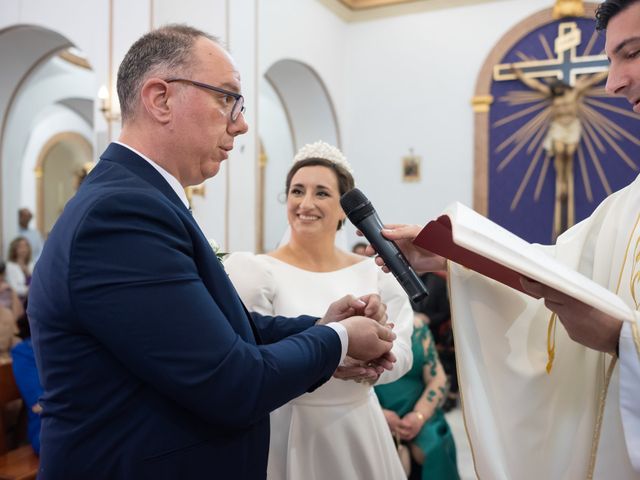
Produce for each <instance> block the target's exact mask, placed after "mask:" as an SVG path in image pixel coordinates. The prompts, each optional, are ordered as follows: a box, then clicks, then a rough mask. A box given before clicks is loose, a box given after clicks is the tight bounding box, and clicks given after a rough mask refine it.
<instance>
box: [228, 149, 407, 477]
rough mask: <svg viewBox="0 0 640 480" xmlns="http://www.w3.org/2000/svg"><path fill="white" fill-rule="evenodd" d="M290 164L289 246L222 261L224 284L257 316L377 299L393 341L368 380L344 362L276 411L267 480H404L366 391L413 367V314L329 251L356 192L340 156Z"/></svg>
mask: <svg viewBox="0 0 640 480" xmlns="http://www.w3.org/2000/svg"><path fill="white" fill-rule="evenodd" d="M294 161H295V163H294V165H293V166H292V167H291V169H290V170H289V173H288V175H287V178H286V194H287V216H288V220H289V225H290V228H291V235H290V238H289V241H288V242H287V243H285V244H284V245H282V246H281V247H279V248H278V249H277V250H275V251H273V252H271V253H269V254H267V255H253V254H246V253H235V254H232V255H230V256H229V257H228V258H227V260H226V261H225V268H226V270H227V272H228V273H229V276H230V277H231V280H232V281H233V283H234V285H235V287H236V289H237V290H238V293H240V296H241V298H242V299H243V301H244V302H245V304H246V305H247V307H248V308H249V310H253V311H255V312H259V313H262V314H264V315H284V316H295V315H299V314H301V313H303V312H309V313H311V314H320V313H322V312H323V311H324V310H326V308H327V306H328V305H329V304H330V302H331V301H333V300H334V299H335V298H338V297H339V296H340V295H343V294H344V292H349V293H352V294H354V295H356V296H366V295H367V294H371V293H378V294H379V295H380V296H381V297H382V300H383V302H384V303H386V305H387V313H388V317H389V322H391V323H393V324H394V327H393V330H394V332H395V333H396V334H397V338H396V340H395V342H394V346H393V349H392V353H394V354H395V356H396V358H397V363H396V364H395V366H394V369H393V370H392V371H386V372H384V373H382V375H379V373H375V372H374V374H373V375H367V374H366V372H365V371H364V369H363V368H361V367H360V366H359V365H360V363H359V362H354V361H349V362H348V365H350V367H342V368H339V369H338V372H337V373H336V375H335V376H336V377H338V378H333V379H331V380H330V381H328V382H327V383H326V384H324V385H322V386H321V387H320V388H318V389H317V390H316V391H314V392H312V393H307V394H304V395H302V396H300V397H298V398H297V399H295V400H292V401H291V402H289V403H288V404H287V405H284V406H283V407H281V408H279V409H278V410H276V411H274V412H273V413H272V414H271V444H270V449H269V463H268V470H267V471H268V478H271V479H273V480H284V479H289V480H297V479H302V478H304V479H311V480H319V479H352V478H353V479H355V478H363V479H364V478H366V479H367V480H375V479H380V480H394V479H401V478H406V476H405V474H404V471H403V470H402V465H401V464H400V461H399V459H398V456H397V454H396V451H395V447H394V445H393V440H392V438H391V435H389V430H388V428H387V425H386V423H385V419H384V415H383V414H382V409H381V408H380V405H379V403H378V399H377V398H376V396H375V394H374V392H373V389H372V388H371V385H372V384H374V383H387V382H392V381H394V380H396V379H397V378H399V377H400V376H402V375H403V374H404V373H405V372H406V371H407V370H408V369H409V367H410V366H411V345H410V337H411V329H412V318H413V312H412V311H411V307H410V305H409V301H408V300H407V296H406V294H405V293H404V291H403V290H402V288H401V287H400V286H399V285H398V283H397V282H396V280H395V279H394V278H393V277H391V276H389V275H387V276H386V277H385V275H384V274H383V273H382V272H381V271H380V270H379V269H378V270H377V269H376V265H375V263H374V261H373V259H370V258H363V257H361V256H358V255H354V254H351V253H348V252H345V251H343V250H341V249H339V248H338V247H336V245H335V239H336V233H337V231H338V230H339V229H340V228H341V227H342V225H343V223H344V221H345V214H344V212H343V211H342V208H341V206H340V196H341V195H342V194H343V193H345V192H346V191H348V190H350V189H352V188H353V186H354V181H353V177H352V175H351V172H350V167H349V166H348V164H347V163H346V160H345V158H344V156H343V155H342V153H341V152H340V151H339V150H338V149H337V148H335V147H332V146H330V145H328V144H326V143H324V142H317V143H314V144H311V145H306V146H305V147H303V148H302V149H301V150H300V152H298V154H297V155H296V157H295V159H294ZM340 378H341V379H343V380H347V381H341V380H340Z"/></svg>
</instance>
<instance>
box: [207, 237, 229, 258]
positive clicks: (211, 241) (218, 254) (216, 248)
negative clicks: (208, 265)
mask: <svg viewBox="0 0 640 480" xmlns="http://www.w3.org/2000/svg"><path fill="white" fill-rule="evenodd" d="M209 245H210V246H211V250H213V253H215V254H216V257H218V260H220V261H221V262H222V260H224V257H225V256H227V255H228V253H227V252H221V251H220V245H218V242H216V241H215V240H214V239H213V238H210V239H209Z"/></svg>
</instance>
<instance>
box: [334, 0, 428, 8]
mask: <svg viewBox="0 0 640 480" xmlns="http://www.w3.org/2000/svg"><path fill="white" fill-rule="evenodd" d="M416 1H424V0H339V2H340V3H342V4H343V5H344V6H345V7H347V8H348V9H350V10H366V9H368V8H376V7H388V6H389V5H397V4H399V3H412V2H416Z"/></svg>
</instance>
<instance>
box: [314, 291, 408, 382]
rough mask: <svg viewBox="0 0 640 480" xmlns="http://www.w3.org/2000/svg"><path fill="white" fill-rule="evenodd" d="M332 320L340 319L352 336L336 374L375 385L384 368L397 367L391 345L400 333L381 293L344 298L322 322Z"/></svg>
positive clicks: (336, 375)
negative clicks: (392, 320)
mask: <svg viewBox="0 0 640 480" xmlns="http://www.w3.org/2000/svg"><path fill="white" fill-rule="evenodd" d="M329 322H340V323H341V324H342V325H343V326H344V327H345V328H346V330H347V334H348V335H349V346H348V349H347V356H346V357H345V360H344V362H343V363H342V365H341V366H339V367H338V368H337V369H336V371H335V373H334V374H333V375H334V377H336V378H340V379H342V380H354V381H356V382H367V383H371V384H373V383H375V381H376V380H377V379H378V377H380V375H381V374H382V372H384V370H391V369H392V368H393V363H394V362H395V361H396V358H395V356H394V355H393V353H391V347H392V346H393V340H394V339H395V338H396V335H395V333H393V332H392V331H391V329H392V328H393V324H389V323H387V307H386V305H385V304H384V303H382V300H381V299H380V296H379V295H376V294H371V295H365V296H362V297H359V298H356V297H354V296H353V295H347V296H345V297H343V298H341V299H340V300H338V301H336V302H334V303H332V304H331V305H330V306H329V309H328V310H327V313H326V314H325V316H324V317H323V318H321V319H320V320H319V321H318V324H327V323H329Z"/></svg>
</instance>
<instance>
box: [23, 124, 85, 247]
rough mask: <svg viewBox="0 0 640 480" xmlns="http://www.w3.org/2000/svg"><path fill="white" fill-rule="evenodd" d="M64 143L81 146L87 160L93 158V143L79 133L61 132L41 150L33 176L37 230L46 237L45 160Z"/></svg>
mask: <svg viewBox="0 0 640 480" xmlns="http://www.w3.org/2000/svg"><path fill="white" fill-rule="evenodd" d="M62 142H69V143H75V144H77V145H80V146H81V147H82V148H83V149H85V151H86V152H87V158H93V147H92V146H91V143H89V141H88V140H87V139H86V138H84V137H83V136H82V135H80V134H79V133H77V132H70V131H67V132H60V133H57V134H55V135H54V136H52V137H51V138H50V139H49V140H47V143H45V144H44V146H43V147H42V148H41V149H40V153H39V154H38V159H37V160H36V166H35V167H34V169H33V174H34V177H35V182H36V218H37V228H38V230H39V231H40V234H41V235H42V236H43V238H44V237H45V235H46V234H47V232H45V231H44V160H45V158H47V155H48V154H49V152H50V151H51V149H52V148H53V147H55V146H56V145H58V144H59V143H62Z"/></svg>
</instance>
